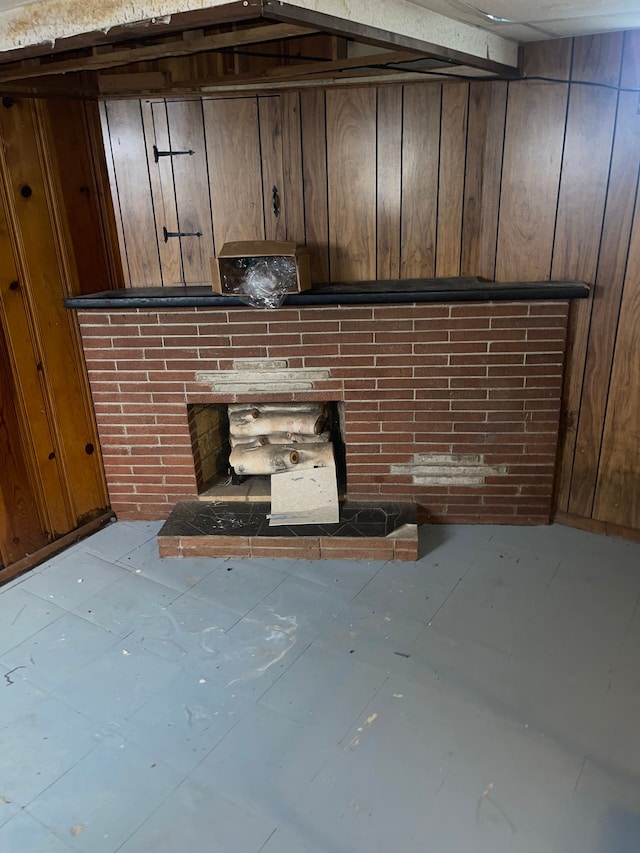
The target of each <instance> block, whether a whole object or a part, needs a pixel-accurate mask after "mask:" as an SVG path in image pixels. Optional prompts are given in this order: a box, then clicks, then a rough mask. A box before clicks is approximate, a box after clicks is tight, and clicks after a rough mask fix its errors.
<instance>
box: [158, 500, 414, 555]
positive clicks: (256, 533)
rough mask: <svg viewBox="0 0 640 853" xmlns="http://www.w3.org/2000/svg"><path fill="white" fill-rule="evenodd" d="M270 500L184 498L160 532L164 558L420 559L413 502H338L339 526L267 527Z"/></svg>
mask: <svg viewBox="0 0 640 853" xmlns="http://www.w3.org/2000/svg"><path fill="white" fill-rule="evenodd" d="M270 510H271V504H270V503H236V502H227V501H215V502H206V503H205V502H202V501H182V502H180V503H178V504H177V505H176V507H175V508H174V509H173V511H172V513H171V515H170V516H169V518H168V519H167V520H166V522H165V523H164V525H163V526H162V528H161V529H160V532H159V533H158V550H159V552H160V556H161V557H235V558H237V557H274V558H287V559H305V560H336V559H341V560H417V559H418V526H417V508H416V505H415V504H413V503H383V504H371V503H352V502H345V503H343V504H341V505H340V521H339V522H338V523H337V524H296V525H291V526H286V525H284V526H277V527H270V526H269V518H268V515H269V512H270Z"/></svg>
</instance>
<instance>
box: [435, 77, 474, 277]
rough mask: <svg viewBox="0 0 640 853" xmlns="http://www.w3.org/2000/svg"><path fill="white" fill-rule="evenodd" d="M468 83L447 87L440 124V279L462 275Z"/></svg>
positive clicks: (438, 239)
mask: <svg viewBox="0 0 640 853" xmlns="http://www.w3.org/2000/svg"><path fill="white" fill-rule="evenodd" d="M468 104H469V84H468V83H444V84H443V86H442V113H441V124H440V168H439V178H438V224H437V229H436V275H437V276H451V275H460V260H461V251H462V209H463V204H464V174H465V157H466V147H467V146H466V140H467V112H468Z"/></svg>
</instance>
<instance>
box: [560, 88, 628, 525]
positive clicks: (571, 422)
mask: <svg viewBox="0 0 640 853" xmlns="http://www.w3.org/2000/svg"><path fill="white" fill-rule="evenodd" d="M616 106H617V94H616V92H615V91H613V90H612V89H605V88H603V87H599V86H585V85H582V84H572V85H571V91H570V101H569V112H568V115H567V126H566V135H565V150H564V157H563V162H562V177H561V180H560V196H559V199H558V210H557V219H556V237H555V243H554V251H553V263H552V267H551V278H553V279H562V278H564V279H577V280H579V281H584V282H587V283H588V284H593V283H594V282H595V278H596V265H597V262H598V248H599V244H600V234H601V230H602V219H603V215H604V205H605V197H606V193H607V182H608V178H609V164H610V159H611V146H612V142H613V129H614V122H615V115H616ZM585 174H588V175H589V180H588V181H585ZM592 305H593V302H592V299H588V300H587V299H584V300H583V299H580V300H576V301H575V302H574V303H573V304H572V306H571V314H570V319H569V332H568V339H567V354H566V368H565V380H564V392H563V404H562V409H563V414H564V416H563V421H564V428H563V434H562V437H561V452H560V460H559V468H558V478H559V479H558V486H557V490H556V501H557V506H558V508H559V509H561V510H567V508H568V504H569V491H570V484H571V469H572V466H573V456H574V448H575V438H576V431H575V424H576V423H577V420H578V410H579V408H580V397H581V394H582V382H583V377H584V364H585V358H586V350H587V340H588V337H589V323H590V319H591V311H592Z"/></svg>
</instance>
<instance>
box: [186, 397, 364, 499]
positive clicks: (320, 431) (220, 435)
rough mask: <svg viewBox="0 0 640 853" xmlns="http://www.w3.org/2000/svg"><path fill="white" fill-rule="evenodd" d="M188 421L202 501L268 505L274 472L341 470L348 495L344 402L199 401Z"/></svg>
mask: <svg viewBox="0 0 640 853" xmlns="http://www.w3.org/2000/svg"><path fill="white" fill-rule="evenodd" d="M187 409H188V419H189V431H190V435H191V446H192V453H193V459H194V464H195V472H196V481H197V485H198V495H199V497H200V498H201V499H211V500H216V499H218V498H220V499H224V500H247V501H251V500H253V501H264V500H269V497H270V482H271V474H272V473H277V472H279V471H283V470H292V469H293V468H295V467H296V466H297V465H300V466H301V468H302V467H307V468H308V467H322V466H324V465H326V464H330V460H331V457H333V461H334V462H335V466H336V478H337V484H338V493H339V495H341V496H344V495H345V494H346V487H347V475H346V452H345V444H344V437H343V436H344V428H343V427H344V404H343V403H342V402H337V401H328V402H322V403H261V402H259V401H257V402H256V401H253V402H250V403H230V404H226V403H196V404H189V405H188V406H187Z"/></svg>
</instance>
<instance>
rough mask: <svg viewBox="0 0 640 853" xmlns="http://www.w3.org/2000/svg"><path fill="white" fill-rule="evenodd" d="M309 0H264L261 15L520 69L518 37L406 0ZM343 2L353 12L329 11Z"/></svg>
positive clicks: (497, 69)
mask: <svg viewBox="0 0 640 853" xmlns="http://www.w3.org/2000/svg"><path fill="white" fill-rule="evenodd" d="M305 2H308V0H293V2H288V3H285V2H281V0H263V3H262V15H263V17H265V18H266V19H267V20H272V21H296V22H297V23H299V24H303V25H306V26H309V27H317V28H318V29H319V30H322V32H325V33H331V34H333V35H339V36H344V37H346V38H351V39H354V40H355V41H360V42H366V43H368V44H373V45H378V46H379V47H387V48H389V47H392V48H393V47H395V48H396V50H413V51H415V52H416V53H420V54H422V55H423V56H429V57H431V58H433V59H444V60H447V61H451V62H452V63H453V64H454V65H471V66H473V67H475V68H479V69H481V70H483V71H489V72H491V73H492V74H503V75H505V76H515V75H517V74H518V73H519V71H518V44H517V42H514V41H511V40H509V39H506V38H504V37H502V36H499V35H497V34H496V33H492V32H489V31H487V30H483V29H480V28H479V27H474V26H471V25H470V24H464V23H461V22H459V21H454V20H453V19H451V18H447V17H445V16H444V15H440V14H438V13H436V12H431V11H430V10H428V9H425V8H423V7H418V6H416V5H414V4H413V3H411V2H406V0H384V2H380V3H374V2H369V3H364V4H363V3H360V4H355V3H354V4H345V3H344V0H325V2H324V3H323V4H322V5H323V8H325V9H326V10H327V12H317V11H315V10H314V9H309V8H307V7H306V6H305V5H303V4H304V3H305ZM345 5H346V6H347V7H348V9H349V10H350V12H351V17H350V18H345V17H342V15H339V14H331V13H330V10H331V9H335V11H336V13H338V12H341V10H343V9H344V8H345ZM351 10H353V11H351ZM356 16H359V19H357V18H356ZM436 39H437V40H436Z"/></svg>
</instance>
